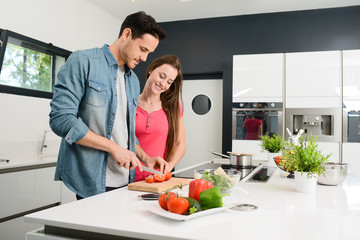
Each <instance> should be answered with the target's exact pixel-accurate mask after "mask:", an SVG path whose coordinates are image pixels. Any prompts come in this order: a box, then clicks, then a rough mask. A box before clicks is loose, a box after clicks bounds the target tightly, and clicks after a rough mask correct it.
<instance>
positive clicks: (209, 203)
mask: <svg viewBox="0 0 360 240" xmlns="http://www.w3.org/2000/svg"><path fill="white" fill-rule="evenodd" d="M228 195H230V194H221V192H220V188H219V187H213V188H210V189H207V190H204V191H202V192H201V193H200V196H199V202H200V207H201V209H202V210H207V209H210V208H217V207H222V206H223V204H224V203H223V201H222V198H223V197H224V196H228Z"/></svg>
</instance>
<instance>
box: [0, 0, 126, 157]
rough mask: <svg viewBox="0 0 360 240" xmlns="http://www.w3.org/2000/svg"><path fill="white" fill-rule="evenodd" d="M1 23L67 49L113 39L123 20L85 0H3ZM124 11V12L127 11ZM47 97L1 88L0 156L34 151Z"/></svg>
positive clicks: (46, 119) (44, 123) (43, 123)
mask: <svg viewBox="0 0 360 240" xmlns="http://www.w3.org/2000/svg"><path fill="white" fill-rule="evenodd" d="M0 5H1V14H0V28H2V29H8V30H11V31H13V32H17V33H19V34H22V35H25V36H28V37H31V38H35V39H37V40H40V41H43V42H51V43H52V44H54V45H55V46H58V47H61V48H64V49H66V50H69V51H75V50H77V49H86V48H92V47H101V46H102V45H103V44H104V43H107V44H111V43H113V42H114V41H115V40H116V38H117V36H118V33H119V30H120V26H121V23H122V20H118V19H116V18H114V17H113V16H111V15H109V14H107V13H106V12H104V11H103V10H101V9H99V8H97V7H96V6H94V5H92V4H91V3H89V2H87V1H85V0H61V1H58V0H57V1H55V0H31V1H29V0H1V2H0ZM126 15H127V14H126ZM49 103H50V100H49V99H41V98H33V97H22V96H16V95H10V94H3V93H0V158H8V157H10V158H11V156H14V155H16V156H18V155H21V156H27V155H38V154H39V148H40V145H41V139H42V135H43V131H44V130H47V129H50V128H49V124H48V122H49V116H48V115H49V112H50V106H49Z"/></svg>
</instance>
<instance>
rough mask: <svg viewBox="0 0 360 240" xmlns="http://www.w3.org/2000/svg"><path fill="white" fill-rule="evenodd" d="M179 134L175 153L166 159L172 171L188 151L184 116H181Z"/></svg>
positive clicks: (169, 169)
mask: <svg viewBox="0 0 360 240" xmlns="http://www.w3.org/2000/svg"><path fill="white" fill-rule="evenodd" d="M178 121H179V136H178V138H177V139H176V143H175V148H174V154H173V155H172V157H171V158H169V159H166V160H167V162H168V166H167V167H168V169H167V170H168V171H171V170H172V169H173V168H174V167H175V166H176V164H178V162H180V160H181V159H182V157H183V156H184V154H185V151H186V138H185V126H184V121H183V118H179V120H178Z"/></svg>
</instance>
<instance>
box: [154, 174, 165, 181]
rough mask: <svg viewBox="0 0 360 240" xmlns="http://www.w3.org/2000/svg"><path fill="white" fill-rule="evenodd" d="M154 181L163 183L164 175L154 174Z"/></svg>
mask: <svg viewBox="0 0 360 240" xmlns="http://www.w3.org/2000/svg"><path fill="white" fill-rule="evenodd" d="M154 179H155V182H163V181H164V180H165V175H159V174H154Z"/></svg>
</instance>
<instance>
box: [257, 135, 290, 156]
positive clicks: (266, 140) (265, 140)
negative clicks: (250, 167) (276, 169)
mask: <svg viewBox="0 0 360 240" xmlns="http://www.w3.org/2000/svg"><path fill="white" fill-rule="evenodd" d="M260 147H261V151H262V152H264V151H268V152H271V153H278V152H280V151H281V150H283V149H284V147H285V142H284V139H283V137H282V136H279V135H276V134H275V133H274V134H273V135H272V136H269V134H268V133H266V135H264V136H260Z"/></svg>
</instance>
